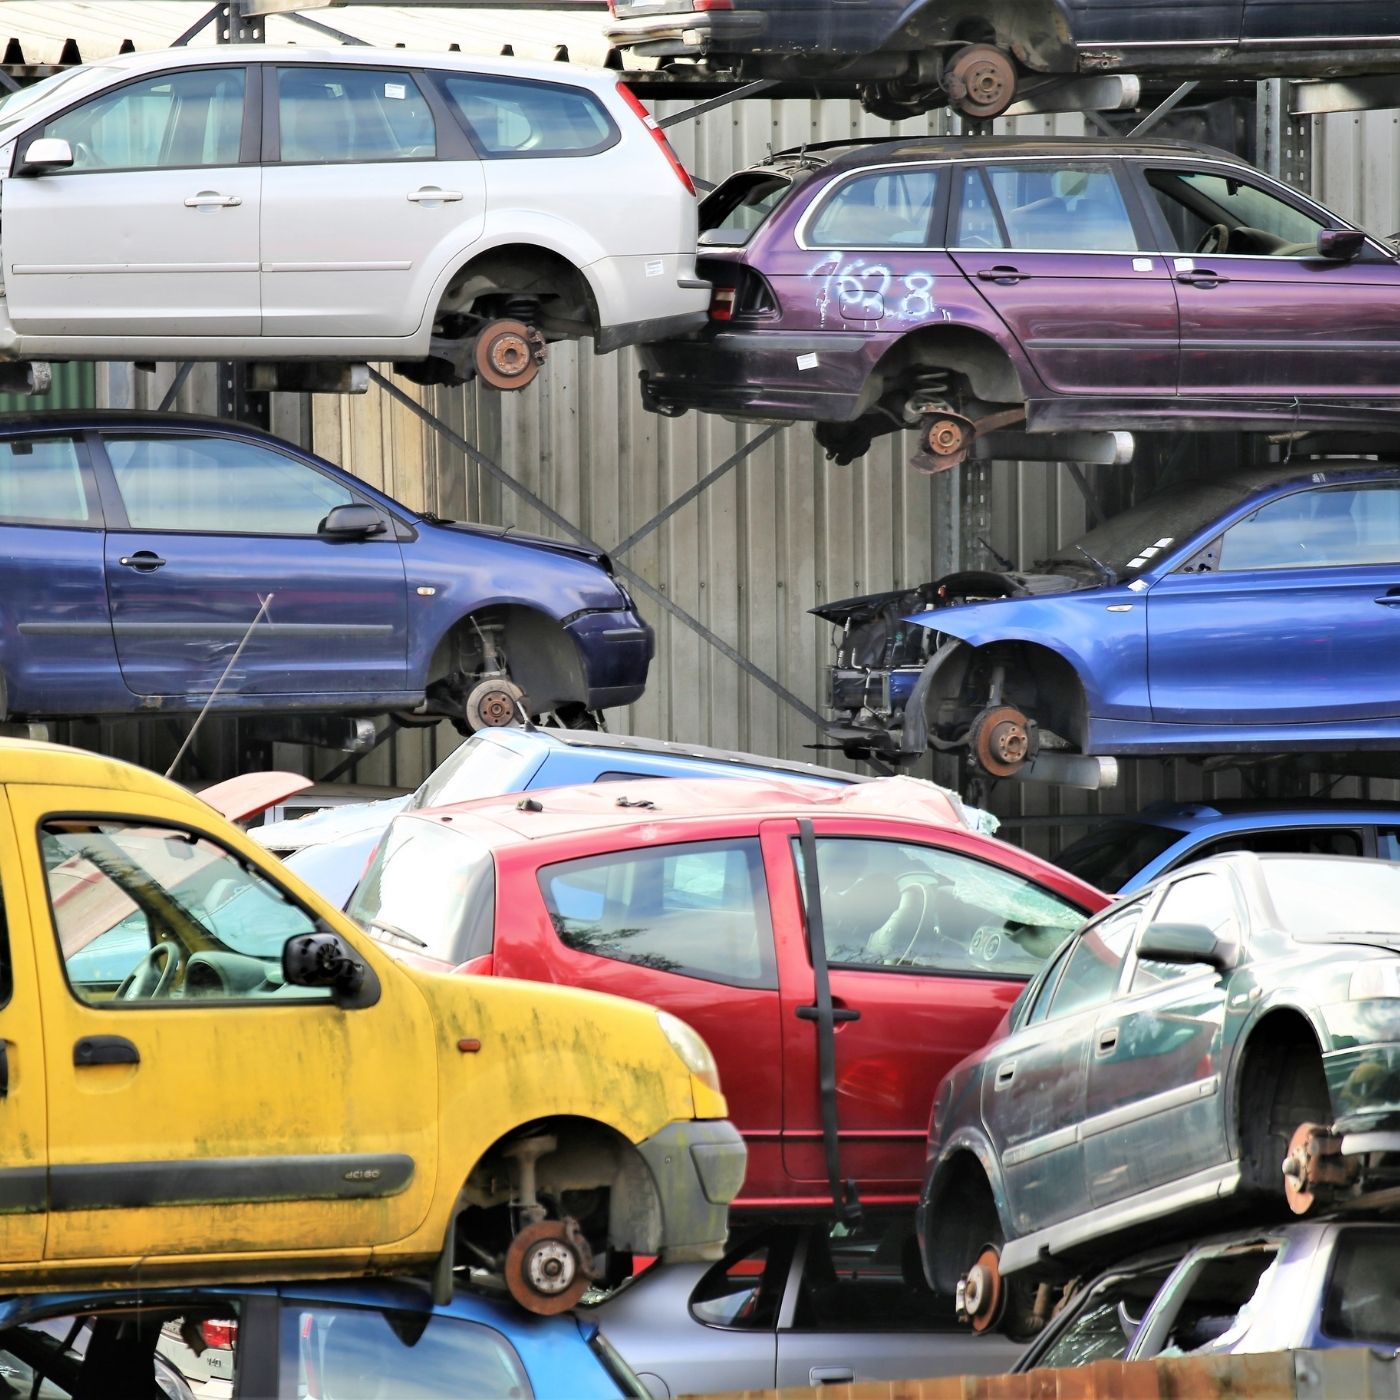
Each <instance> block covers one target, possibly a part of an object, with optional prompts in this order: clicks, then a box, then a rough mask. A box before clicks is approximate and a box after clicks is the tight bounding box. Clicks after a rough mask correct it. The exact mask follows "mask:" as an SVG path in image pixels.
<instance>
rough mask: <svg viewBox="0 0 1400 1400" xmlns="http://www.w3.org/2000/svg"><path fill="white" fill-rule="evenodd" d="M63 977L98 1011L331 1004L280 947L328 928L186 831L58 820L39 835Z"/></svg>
mask: <svg viewBox="0 0 1400 1400" xmlns="http://www.w3.org/2000/svg"><path fill="white" fill-rule="evenodd" d="M39 847H40V851H41V853H42V856H43V861H44V875H45V879H46V881H47V884H48V893H49V906H50V909H51V911H52V914H53V923H54V930H55V932H56V934H57V936H58V944H59V953H60V955H61V957H62V959H63V968H64V973H65V975H66V976H67V978H68V985H69V987H70V988H71V989H72V992H73V995H74V996H75V997H77V999H78V1000H79V1001H81V1002H83V1003H84V1004H85V1005H88V1006H110V1005H112V1004H114V1003H120V1004H122V1005H180V1004H183V1003H184V1002H186V1001H189V1000H192V999H195V998H200V999H203V1000H213V1001H246V1000H249V999H255V1000H256V999H265V998H268V997H296V998H303V999H317V998H324V997H327V996H329V995H330V989H329V988H327V987H288V986H287V985H286V984H285V983H284V982H283V980H282V945H283V944H284V943H285V942H286V941H287V939H289V938H293V937H296V936H298V935H300V934H308V933H316V932H319V931H320V925H319V924H318V923H317V921H316V920H315V919H314V918H313V917H312V916H311V915H310V914H308V913H307V912H306V911H305V910H304V909H302V908H301V906H300V905H297V904H294V903H293V902H292V900H291V897H290V896H289V895H286V894H284V893H283V892H282V890H280V889H279V888H278V887H277V886H275V885H274V884H273V883H272V882H271V881H270V880H268V879H267V878H265V877H264V876H263V875H261V874H260V873H259V872H258V871H256V870H255V869H254V868H253V867H252V866H250V865H249V864H248V863H247V862H246V861H244V860H243V859H242V858H241V857H239V856H236V855H234V854H233V853H232V852H230V851H227V850H225V849H224V848H223V847H222V846H219V845H216V844H215V843H214V842H213V841H212V840H210V839H209V838H208V837H206V836H203V835H201V834H200V833H198V832H195V831H191V830H188V829H187V828H184V827H176V826H157V825H153V824H149V823H144V822H139V821H132V820H123V819H120V818H108V817H81V816H75V817H51V818H49V819H48V820H47V821H45V822H44V823H43V825H42V826H41V828H40V832H39Z"/></svg>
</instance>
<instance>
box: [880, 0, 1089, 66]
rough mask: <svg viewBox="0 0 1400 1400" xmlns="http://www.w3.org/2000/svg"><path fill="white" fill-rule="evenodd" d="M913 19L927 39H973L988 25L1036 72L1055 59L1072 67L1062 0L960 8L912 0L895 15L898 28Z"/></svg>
mask: <svg viewBox="0 0 1400 1400" xmlns="http://www.w3.org/2000/svg"><path fill="white" fill-rule="evenodd" d="M950 12H951V13H950ZM915 21H919V22H921V24H920V31H919V32H920V33H921V34H924V35H926V37H933V38H942V37H947V38H955V39H974V40H976V39H982V38H983V37H984V36H985V32H986V31H987V30H990V31H991V32H992V34H994V35H995V38H996V39H997V41H999V42H1001V43H1003V44H1004V45H1005V47H1006V48H1007V49H1009V50H1010V52H1011V53H1012V54H1014V55H1015V56H1016V58H1018V59H1019V60H1020V61H1021V62H1022V63H1024V64H1025V65H1026V67H1028V68H1033V69H1035V70H1036V71H1038V72H1045V71H1049V70H1053V69H1054V68H1055V66H1056V65H1057V64H1059V65H1064V64H1069V65H1071V67H1070V70H1069V71H1072V65H1073V62H1074V59H1075V57H1076V55H1075V48H1074V36H1073V29H1072V26H1071V23H1070V16H1069V7H1068V6H1067V5H1066V3H1065V0H983V3H982V4H981V5H977V6H974V5H971V4H969V5H967V6H966V7H955V6H950V5H948V4H947V0H913V3H911V4H909V5H907V6H906V7H905V11H904V13H903V15H902V16H901V17H900V21H899V25H900V28H901V29H904V28H905V27H906V26H908V25H909V24H911V23H913V22H915ZM970 26H977V28H975V29H973V28H970ZM930 28H931V29H932V30H933V32H932V33H931V34H930V33H928V31H929V29H930Z"/></svg>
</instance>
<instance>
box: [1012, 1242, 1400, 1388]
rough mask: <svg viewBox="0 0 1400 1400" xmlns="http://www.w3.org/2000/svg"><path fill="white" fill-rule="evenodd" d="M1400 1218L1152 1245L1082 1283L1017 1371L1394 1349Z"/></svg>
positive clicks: (1398, 1319)
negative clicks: (1172, 1359)
mask: <svg viewBox="0 0 1400 1400" xmlns="http://www.w3.org/2000/svg"><path fill="white" fill-rule="evenodd" d="M1397 1248H1400V1226H1397V1225H1395V1224H1394V1223H1386V1222H1384V1221H1378V1220H1368V1221H1365V1222H1361V1223H1346V1222H1342V1221H1328V1222H1319V1223H1316V1224H1313V1223H1311V1222H1300V1223H1297V1224H1292V1225H1283V1226H1279V1227H1278V1228H1276V1229H1263V1230H1252V1231H1247V1232H1237V1233H1234V1234H1230V1235H1222V1236H1217V1237H1215V1238H1213V1239H1209V1240H1203V1241H1201V1242H1200V1243H1199V1244H1195V1245H1193V1246H1191V1247H1190V1248H1189V1249H1187V1250H1186V1251H1185V1252H1184V1254H1183V1251H1182V1250H1181V1248H1180V1247H1177V1248H1175V1249H1171V1248H1167V1249H1159V1250H1157V1251H1155V1252H1153V1253H1149V1254H1145V1255H1142V1256H1139V1257H1135V1258H1132V1259H1128V1260H1125V1261H1124V1262H1122V1263H1121V1264H1119V1265H1117V1266H1116V1267H1114V1268H1112V1269H1110V1270H1108V1271H1107V1272H1106V1273H1104V1274H1102V1275H1100V1277H1098V1278H1097V1279H1094V1280H1092V1281H1091V1282H1090V1283H1089V1284H1088V1285H1087V1286H1086V1287H1083V1288H1081V1289H1079V1290H1078V1291H1077V1292H1076V1293H1075V1294H1074V1295H1073V1296H1072V1297H1071V1299H1070V1300H1069V1302H1068V1303H1067V1305H1066V1306H1065V1308H1064V1309H1063V1310H1062V1311H1061V1312H1060V1313H1059V1314H1057V1315H1056V1317H1055V1318H1054V1320H1053V1321H1052V1322H1051V1323H1050V1325H1049V1327H1047V1328H1046V1330H1045V1332H1044V1333H1043V1334H1042V1335H1041V1336H1039V1337H1037V1338H1036V1340H1035V1342H1034V1343H1033V1344H1032V1345H1031V1346H1030V1347H1028V1348H1027V1349H1026V1351H1025V1352H1024V1353H1023V1354H1022V1356H1021V1357H1020V1359H1019V1360H1018V1361H1017V1362H1016V1364H1015V1367H1014V1369H1015V1370H1017V1371H1031V1370H1035V1369H1036V1368H1037V1367H1042V1366H1055V1367H1063V1366H1085V1365H1088V1364H1090V1363H1091V1362H1094V1361H1109V1360H1122V1361H1143V1360H1146V1359H1148V1358H1150V1357H1154V1356H1203V1355H1210V1354H1213V1353H1221V1352H1240V1353H1244V1352H1266V1351H1302V1350H1305V1349H1306V1350H1313V1349H1321V1348H1326V1347H1355V1346H1364V1347H1371V1348H1374V1349H1375V1350H1378V1351H1379V1350H1385V1351H1393V1350H1394V1349H1396V1348H1397V1347H1400V1283H1397V1280H1396V1276H1395V1251H1396V1250H1397Z"/></svg>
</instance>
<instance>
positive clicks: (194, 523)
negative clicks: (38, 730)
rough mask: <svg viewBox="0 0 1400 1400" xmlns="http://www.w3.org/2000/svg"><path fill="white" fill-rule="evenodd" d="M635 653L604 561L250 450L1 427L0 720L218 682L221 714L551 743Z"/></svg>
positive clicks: (82, 423) (190, 429) (160, 696)
mask: <svg viewBox="0 0 1400 1400" xmlns="http://www.w3.org/2000/svg"><path fill="white" fill-rule="evenodd" d="M245 642H246V644H245ZM240 647H241V650H240ZM652 649H653V640H652V633H651V629H650V628H649V627H648V626H647V624H646V623H645V622H643V621H642V619H641V618H640V617H638V616H637V613H636V610H635V609H634V607H633V605H632V600H631V598H630V597H629V596H628V594H627V591H626V589H625V588H624V587H623V585H622V584H621V582H620V581H619V580H618V579H617V578H616V576H615V575H614V574H613V572H612V566H611V565H610V563H609V561H608V559H607V557H606V556H605V555H601V554H597V553H594V552H591V551H589V550H587V549H583V548H580V547H579V546H577V545H572V544H567V543H563V542H560V541H557V540H545V539H539V538H536V537H534V536H531V535H520V534H515V533H513V532H511V531H508V530H502V529H497V528H494V527H488V526H483V525H467V524H463V523H461V522H459V521H450V520H442V519H439V518H438V517H437V516H435V515H429V514H424V513H421V512H418V511H413V510H410V509H408V507H406V506H403V505H400V504H399V503H398V502H397V501H394V500H391V499H390V498H389V497H388V496H385V495H383V494H382V493H380V492H378V491H375V490H374V489H373V488H372V487H370V486H367V485H366V484H365V483H364V482H363V481H360V480H359V479H358V478H356V477H353V476H351V475H350V474H349V473H348V472H343V471H341V470H340V469H339V468H337V467H334V466H332V465H331V464H330V463H329V462H326V461H323V460H322V459H321V458H319V457H316V456H313V455H312V454H311V453H309V452H303V451H302V450H301V449H300V448H297V447H294V446H292V445H291V444H290V443H286V442H282V441H280V440H278V439H277V438H274V437H270V436H269V435H268V434H266V433H262V432H258V431H257V430H256V429H253V428H245V427H241V426H239V425H237V424H232V423H223V422H219V421H216V420H214V419H207V418H193V417H184V416H180V415H175V414H167V413H160V414H154V413H116V412H84V413H76V412H74V413H38V414H25V415H24V416H23V417H12V418H3V419H0V719H3V718H5V717H6V714H7V713H8V715H9V716H10V717H14V718H21V719H49V718H61V717H63V716H76V715H130V714H149V713H161V714H165V713H169V712H172V711H181V710H198V709H199V708H201V707H202V706H203V705H204V704H205V703H206V701H208V700H209V697H210V695H211V694H212V693H213V692H214V690H215V687H216V686H217V685H218V683H219V681H220V678H221V677H223V676H224V672H225V670H226V668H229V666H230V663H231V662H232V663H234V664H233V665H232V668H231V669H230V670H229V671H228V675H227V678H226V679H224V681H223V684H222V687H221V688H219V691H218V696H217V698H216V699H215V700H214V702H213V703H214V705H215V707H216V708H218V709H221V710H226V711H275V712H283V711H287V710H318V711H333V712H340V713H347V714H362V715H372V714H385V713H399V714H402V715H404V716H405V717H406V718H408V719H409V720H410V721H413V720H417V721H422V722H429V721H432V720H434V719H437V718H441V717H443V716H447V717H449V718H451V719H452V720H454V721H455V722H456V723H457V724H458V725H459V727H461V728H463V729H465V730H471V729H476V728H480V727H481V726H482V725H484V724H499V723H502V722H504V721H506V720H509V719H511V718H513V717H516V716H518V715H520V714H521V713H529V714H532V715H541V714H546V713H554V714H557V715H559V716H560V717H561V718H562V719H564V720H565V721H566V722H567V721H569V720H571V719H574V718H578V717H582V716H583V715H584V714H585V713H586V712H589V711H596V710H601V709H604V708H606V707H609V706H613V705H628V704H631V703H632V701H634V700H636V699H637V698H638V697H639V696H640V695H641V694H642V692H643V690H644V689H645V686H646V677H647V667H648V664H649V663H650V660H651V655H652ZM235 658H236V659H235Z"/></svg>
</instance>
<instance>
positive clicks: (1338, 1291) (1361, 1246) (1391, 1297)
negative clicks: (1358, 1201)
mask: <svg viewBox="0 0 1400 1400" xmlns="http://www.w3.org/2000/svg"><path fill="white" fill-rule="evenodd" d="M1325 1297H1326V1302H1325V1303H1324V1305H1323V1309H1322V1330H1323V1331H1324V1332H1325V1333H1326V1334H1327V1335H1328V1336H1329V1337H1336V1338H1337V1339H1338V1340H1339V1341H1345V1342H1369V1343H1370V1344H1371V1345H1373V1346H1377V1345H1379V1346H1389V1347H1394V1346H1400V1311H1397V1309H1396V1307H1395V1241H1394V1239H1393V1237H1392V1236H1391V1235H1390V1234H1389V1232H1387V1233H1385V1234H1380V1233H1376V1234H1372V1233H1371V1232H1369V1231H1367V1230H1365V1229H1364V1228H1363V1229H1357V1230H1343V1231H1342V1233H1341V1237H1340V1238H1339V1239H1338V1241H1337V1248H1336V1252H1335V1254H1334V1255H1333V1258H1332V1270H1331V1273H1330V1275H1329V1277H1328V1279H1327V1288H1326V1293H1325Z"/></svg>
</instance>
